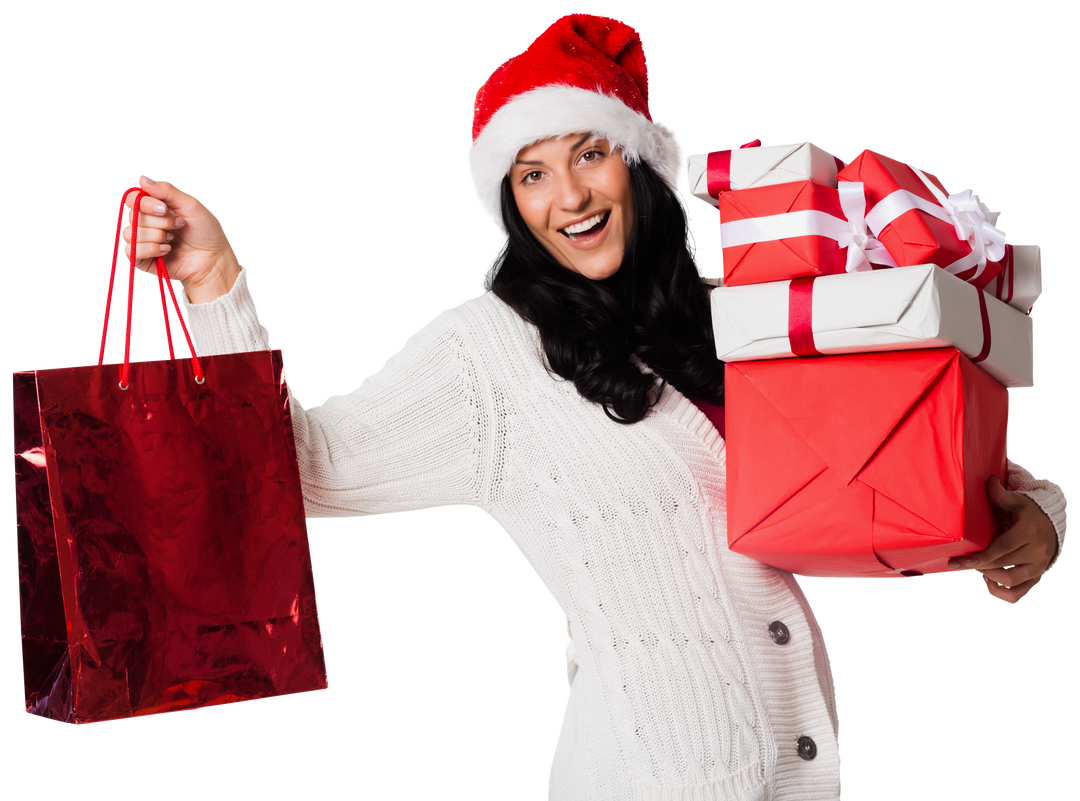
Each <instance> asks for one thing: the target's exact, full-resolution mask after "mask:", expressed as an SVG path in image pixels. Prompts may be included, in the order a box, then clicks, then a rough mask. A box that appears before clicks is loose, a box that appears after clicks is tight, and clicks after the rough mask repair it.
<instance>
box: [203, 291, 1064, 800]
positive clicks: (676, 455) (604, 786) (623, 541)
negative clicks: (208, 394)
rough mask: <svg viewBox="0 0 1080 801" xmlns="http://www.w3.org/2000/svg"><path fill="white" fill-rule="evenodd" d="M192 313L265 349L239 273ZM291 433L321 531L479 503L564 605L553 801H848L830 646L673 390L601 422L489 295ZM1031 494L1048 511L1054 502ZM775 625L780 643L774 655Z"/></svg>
mask: <svg viewBox="0 0 1080 801" xmlns="http://www.w3.org/2000/svg"><path fill="white" fill-rule="evenodd" d="M189 314H190V319H191V322H192V327H193V329H194V331H195V332H196V336H197V339H198V344H199V347H200V352H201V353H206V354H208V355H209V354H214V353H225V352H231V351H235V350H249V349H256V348H266V347H267V346H268V338H267V335H266V331H265V330H264V329H263V328H262V327H261V326H260V325H259V323H258V318H257V316H256V313H255V307H254V305H253V304H252V302H251V297H250V295H249V294H248V291H247V286H246V277H245V274H244V273H241V276H240V278H239V279H238V280H237V283H236V286H235V287H234V288H233V290H232V292H231V293H230V294H229V295H226V296H224V297H222V298H219V299H218V300H217V301H214V302H213V303H209V304H203V305H198V306H189ZM293 419H294V427H295V434H296V440H297V448H298V453H299V458H300V472H301V477H302V479H303V483H304V500H305V503H306V505H307V511H308V513H309V514H311V515H357V514H369V513H374V512H389V511H398V510H404V509H418V508H422V507H428V506H436V505H440V504H474V505H477V506H480V507H482V508H484V509H485V510H487V511H488V512H489V513H490V514H491V515H493V516H494V517H495V518H496V519H497V520H498V521H499V522H500V523H501V524H502V525H503V527H504V528H505V529H506V530H507V531H508V532H509V533H510V535H511V536H512V537H513V538H514V540H515V541H516V542H517V544H518V545H519V546H520V548H521V550H522V551H523V552H524V553H525V555H526V556H527V557H528V559H529V560H530V562H531V563H532V565H533V566H534V567H535V569H536V570H537V572H538V573H539V575H540V576H541V578H542V579H543V580H544V582H545V583H546V585H547V586H548V588H549V589H550V590H551V592H552V593H553V594H554V595H555V597H556V599H557V600H558V602H559V604H560V605H561V606H562V608H563V610H564V611H565V613H566V617H567V619H568V620H569V623H570V633H571V645H570V648H569V650H568V654H567V655H568V676H569V678H570V682H571V691H570V699H569V703H568V706H567V710H566V716H565V720H564V723H563V729H562V734H561V736H560V739H559V742H558V745H557V748H556V752H555V757H554V763H553V765H552V771H551V783H550V797H551V798H552V799H559V800H560V801H584V800H585V799H589V801H600V800H601V799H603V800H605V801H608V800H610V801H616V799H617V800H618V801H625V800H626V799H634V801H691V800H693V801H721V799H723V801H732V800H733V801H766V799H768V801H788V800H792V801H793V800H794V799H798V800H799V801H811V800H812V799H836V798H838V797H839V793H840V783H839V757H838V754H837V744H836V709H835V703H834V699H833V691H832V677H831V675H830V672H829V662H828V657H827V655H826V653H825V649H824V646H823V644H822V640H821V634H820V631H819V630H818V627H817V624H816V622H815V621H814V618H813V615H812V614H811V612H810V609H809V606H808V605H807V603H806V599H805V598H804V596H803V594H802V592H801V591H800V589H799V587H798V585H797V584H796V582H795V580H794V578H793V577H792V576H791V575H790V574H788V573H784V572H781V571H778V570H775V569H773V568H770V567H767V566H765V565H762V564H760V563H758V562H754V561H753V560H750V559H748V558H745V557H743V556H741V555H738V554H733V553H731V552H730V551H728V549H727V544H726V543H727V535H726V530H725V517H726V511H725V510H726V503H725V472H724V471H725V449H724V442H723V440H722V439H721V438H720V436H719V435H718V434H717V432H716V429H715V428H713V426H712V424H711V423H709V421H708V420H707V419H706V418H705V416H704V415H703V414H702V413H701V412H700V411H699V410H698V409H697V407H695V406H694V405H693V404H692V403H690V402H689V401H687V400H686V399H685V398H684V397H683V396H682V395H680V394H679V393H678V392H677V391H675V390H674V389H673V388H672V387H670V386H669V387H667V388H665V390H664V392H663V394H662V396H661V399H660V402H659V403H658V404H657V406H656V407H655V408H654V409H653V410H652V411H651V412H650V413H649V414H648V415H647V416H646V418H645V419H644V420H643V421H641V422H640V423H637V424H635V425H630V426H623V425H617V424H615V423H613V422H611V421H610V420H608V418H607V417H606V416H605V415H604V412H603V410H602V409H601V408H600V407H599V406H597V405H595V404H593V403H590V402H588V401H585V400H583V399H582V398H581V397H580V396H579V395H578V393H577V391H576V390H575V389H574V386H573V384H571V383H569V382H565V381H561V380H558V379H555V378H552V376H551V375H550V374H549V373H548V372H547V370H546V369H545V368H544V365H543V362H542V360H541V349H540V344H539V340H538V337H537V335H536V331H535V329H534V328H533V327H531V326H529V325H528V324H526V323H525V322H524V321H522V320H521V318H519V317H518V316H517V315H516V314H515V313H514V312H513V311H511V310H510V309H509V308H508V307H507V306H506V305H505V304H503V303H502V302H501V301H500V300H498V299H497V298H496V297H495V296H494V295H491V294H487V295H483V296H481V297H480V298H477V299H476V300H473V301H470V302H468V303H466V304H464V305H462V306H460V307H458V308H456V309H453V310H451V311H448V312H446V313H444V314H443V315H441V316H440V317H439V318H437V319H436V320H435V321H434V322H433V323H431V324H430V325H428V326H427V327H426V328H424V329H423V330H422V331H420V332H419V333H418V334H416V335H415V336H414V337H413V338H412V339H410V340H409V342H408V343H407V344H406V346H405V348H404V350H402V351H401V352H400V353H399V354H398V355H396V356H394V357H393V358H392V359H391V360H390V361H389V362H388V363H387V364H386V366H385V367H384V368H383V369H382V370H381V371H380V372H379V373H377V374H376V375H374V376H372V377H371V378H369V379H368V380H367V381H365V382H364V383H363V385H362V386H361V387H360V388H359V389H357V390H356V391H355V392H353V393H351V394H349V395H343V396H339V397H335V398H331V399H330V400H329V401H327V402H326V404H324V405H323V406H321V407H319V408H315V409H310V410H306V411H305V410H304V409H302V408H301V407H300V406H299V405H298V404H297V403H296V402H295V399H294V401H293ZM1015 475H1019V473H1017V474H1015ZM1025 484H1026V485H1027V486H1028V487H1029V491H1030V492H1035V493H1036V496H1039V497H1043V503H1042V504H1041V505H1043V508H1044V509H1048V510H1052V509H1055V508H1056V506H1055V504H1057V503H1058V498H1059V496H1060V492H1056V493H1055V491H1054V490H1056V488H1053V485H1048V486H1043V483H1042V482H1032V481H1031V479H1030V476H1026V477H1021V479H1020V483H1019V484H1016V486H1017V487H1019V486H1021V485H1025ZM1013 485H1014V482H1013V480H1012V479H1010V488H1012V487H1013ZM1034 485H1039V486H1037V487H1036V486H1034ZM1040 493H1041V496H1040ZM1039 497H1036V500H1038V499H1039ZM1060 505H1061V506H1062V507H1063V506H1064V504H1063V501H1061V504H1060ZM1048 513H1050V512H1048ZM1051 517H1053V513H1051ZM1063 520H1064V518H1063V516H1062V523H1063ZM777 620H779V621H782V622H783V623H784V624H785V626H786V627H787V629H788V630H789V632H790V639H789V641H788V642H787V643H786V644H780V645H778V644H776V643H774V642H773V640H772V639H771V638H770V635H769V624H770V623H771V622H772V621H777ZM800 737H811V738H813V740H814V743H815V744H816V747H817V755H816V757H815V758H814V759H812V760H804V759H802V758H800V756H799V755H798V751H797V745H796V744H797V741H798V739H799V738H800Z"/></svg>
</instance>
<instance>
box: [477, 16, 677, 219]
mask: <svg viewBox="0 0 1080 801" xmlns="http://www.w3.org/2000/svg"><path fill="white" fill-rule="evenodd" d="M574 133H591V134H593V135H595V136H599V137H603V138H605V139H607V140H608V141H610V142H611V144H612V145H614V146H616V147H619V148H621V149H622V153H623V158H624V159H626V162H627V163H628V164H633V163H636V162H637V161H638V160H644V161H645V162H647V163H648V164H649V166H651V167H652V168H653V169H654V170H655V171H656V172H657V173H658V174H659V175H660V176H661V177H662V178H664V180H666V181H667V183H668V184H669V185H670V186H671V187H672V188H675V186H676V180H677V179H676V176H677V175H678V174H679V172H680V169H679V149H678V145H677V144H676V142H675V137H674V136H673V135H672V133H671V131H669V130H668V129H667V128H665V127H664V126H662V125H658V124H656V123H654V122H653V121H652V116H651V115H650V114H649V78H648V72H647V70H646V68H645V53H644V51H643V50H642V48H641V38H640V37H639V36H638V33H637V31H635V30H634V29H633V28H631V27H630V26H629V25H625V24H623V23H621V22H619V21H618V20H613V19H608V18H606V17H594V16H590V15H588V14H572V15H570V16H567V17H563V18H562V19H560V20H558V21H557V22H556V23H555V24H554V25H552V26H551V27H550V28H548V29H547V30H546V31H544V32H543V33H542V34H540V36H539V37H538V38H537V40H536V41H535V42H533V43H532V44H531V45H530V46H529V49H528V50H526V51H525V52H524V53H522V54H521V55H519V56H515V57H514V58H512V59H510V60H509V61H507V62H506V63H505V64H503V65H502V66H501V67H499V68H498V69H497V70H495V72H494V73H492V75H491V77H490V78H488V80H487V83H485V84H484V85H483V86H481V87H480V91H479V92H477V93H476V106H475V107H474V113H473V146H472V152H471V154H470V162H471V166H472V174H473V180H474V181H475V182H476V188H477V191H478V192H479V193H480V198H481V200H482V201H483V203H484V205H485V206H486V207H487V208H488V210H489V211H491V212H492V213H493V214H494V215H495V218H496V219H500V217H501V215H500V210H499V207H500V202H499V194H500V185H501V184H502V180H503V178H504V177H505V176H506V174H507V173H508V172H509V171H510V167H511V166H512V165H513V163H514V159H515V158H516V157H517V154H518V153H519V152H520V151H521V149H522V148H523V147H527V146H528V145H531V144H533V143H535V142H539V141H541V140H543V139H550V138H552V137H561V136H567V135H568V134H574Z"/></svg>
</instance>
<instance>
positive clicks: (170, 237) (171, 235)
mask: <svg viewBox="0 0 1080 801" xmlns="http://www.w3.org/2000/svg"><path fill="white" fill-rule="evenodd" d="M175 236H176V234H174V233H173V232H172V231H169V233H167V234H165V241H166V242H172V241H173V238H174V237H175Z"/></svg>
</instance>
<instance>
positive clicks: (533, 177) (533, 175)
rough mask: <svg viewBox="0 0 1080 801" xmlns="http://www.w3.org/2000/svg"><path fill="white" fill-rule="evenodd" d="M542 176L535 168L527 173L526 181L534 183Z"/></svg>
mask: <svg viewBox="0 0 1080 801" xmlns="http://www.w3.org/2000/svg"><path fill="white" fill-rule="evenodd" d="M540 177H541V175H540V171H539V170H533V171H532V172H528V173H525V183H527V184H534V183H536V182H537V181H539V180H540Z"/></svg>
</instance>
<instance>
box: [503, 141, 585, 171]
mask: <svg viewBox="0 0 1080 801" xmlns="http://www.w3.org/2000/svg"><path fill="white" fill-rule="evenodd" d="M592 138H593V135H592V134H591V133H587V134H585V135H584V136H583V137H581V138H580V139H578V140H577V142H575V143H574V146H573V147H571V148H570V150H571V152H572V151H574V150H577V149H578V148H579V147H581V146H582V145H583V144H585V143H586V142H588V141H589V140H590V139H592ZM543 163H544V162H542V161H522V160H521V159H515V160H514V164H524V165H526V166H528V167H537V166H540V165H542V164H543Z"/></svg>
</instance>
